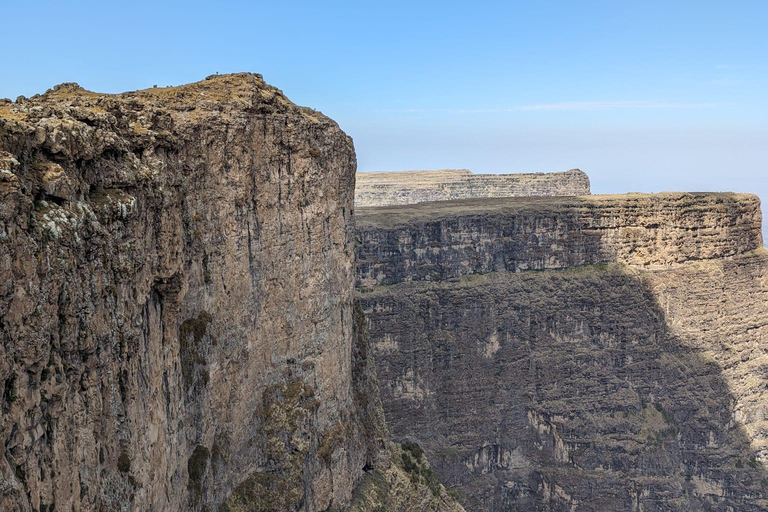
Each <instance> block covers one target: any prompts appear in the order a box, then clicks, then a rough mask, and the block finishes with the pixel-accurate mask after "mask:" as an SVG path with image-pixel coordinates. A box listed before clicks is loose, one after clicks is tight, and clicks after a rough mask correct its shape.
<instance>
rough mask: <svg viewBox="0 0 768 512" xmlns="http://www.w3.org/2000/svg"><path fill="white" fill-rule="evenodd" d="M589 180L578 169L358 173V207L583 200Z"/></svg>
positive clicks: (356, 192) (356, 193) (356, 196)
mask: <svg viewBox="0 0 768 512" xmlns="http://www.w3.org/2000/svg"><path fill="white" fill-rule="evenodd" d="M587 194H589V178H588V177H587V175H586V174H584V173H583V172H581V171H580V170H578V169H571V170H570V171H565V172H553V173H546V174H545V173H542V172H539V173H530V174H473V173H472V172H470V171H468V170H466V169H449V170H443V171H398V172H360V173H357V186H356V189H355V204H356V205H357V206H387V205H398V204H414V203H420V202H423V201H447V200H452V199H471V198H475V197H522V196H525V197H527V196H582V195H587Z"/></svg>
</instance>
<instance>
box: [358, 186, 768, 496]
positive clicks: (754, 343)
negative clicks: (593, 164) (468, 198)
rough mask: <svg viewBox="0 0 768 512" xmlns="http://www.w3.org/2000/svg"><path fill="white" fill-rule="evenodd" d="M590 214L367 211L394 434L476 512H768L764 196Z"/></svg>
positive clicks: (682, 197)
mask: <svg viewBox="0 0 768 512" xmlns="http://www.w3.org/2000/svg"><path fill="white" fill-rule="evenodd" d="M579 202H580V203H581V204H575V203H574V202H573V201H571V200H560V203H561V205H563V206H562V209H558V208H555V206H554V205H555V204H556V203H557V201H556V200H551V201H549V200H541V201H537V202H536V203H530V204H531V207H530V209H529V210H528V209H527V207H525V208H523V207H522V206H520V205H521V204H522V203H520V202H519V201H517V200H507V201H494V200H486V201H475V202H456V203H434V204H433V205H418V207H401V208H391V209H386V208H381V209H365V210H363V211H360V212H359V213H360V215H359V218H358V237H359V238H360V239H361V240H362V244H361V246H360V247H359V250H360V251H363V252H364V255H363V256H362V257H361V260H364V261H365V263H364V264H362V265H361V266H360V268H359V274H358V280H359V282H362V283H365V282H366V281H365V280H366V279H367V278H369V277H370V276H372V275H373V276H377V279H376V281H377V282H380V283H390V282H391V283H394V284H392V285H386V286H382V285H378V286H373V287H369V286H367V287H364V288H361V291H362V293H361V295H360V297H361V303H362V305H363V308H364V310H365V312H366V315H367V317H368V320H369V326H368V327H369V332H370V333H371V341H372V350H373V353H374V357H375V360H376V364H377V369H378V373H379V380H380V382H381V392H382V401H383V403H384V409H385V414H386V418H387V422H388V424H389V426H390V428H391V430H392V432H393V435H394V436H395V438H396V439H400V440H402V439H411V440H414V441H417V442H418V443H419V444H420V445H421V446H423V447H424V449H425V452H426V453H427V455H428V457H429V460H430V461H431V462H432V465H433V467H434V468H435V470H436V472H437V473H438V474H439V475H440V477H441V479H442V481H443V482H444V483H445V484H446V485H447V486H454V487H456V488H457V490H458V491H459V493H460V494H461V495H463V497H462V499H461V502H462V504H463V505H464V506H465V507H466V508H467V510H473V511H486V510H496V511H501V510H521V511H522V510H525V511H529V510H541V511H550V510H552V511H561V510H562V511H570V510H595V511H609V510H610V511H613V510H637V511H640V510H643V511H656V510H667V511H669V510H679V511H684V510H755V511H757V510H765V509H766V507H768V472H767V471H766V469H765V467H764V464H765V463H768V457H766V455H767V454H768V451H767V450H766V436H767V435H768V428H766V422H765V419H764V418H765V417H766V415H765V403H766V401H767V400H768V395H766V392H765V389H767V388H768V379H766V377H765V371H764V369H765V367H766V350H765V343H766V340H768V253H766V252H765V249H762V248H760V246H761V239H760V211H759V203H758V202H757V200H756V199H755V198H754V197H752V196H741V195H718V194H715V195H700V194H694V195H688V194H673V195H663V196H619V197H616V198H613V199H609V198H600V197H597V198H593V199H592V200H591V202H581V201H579ZM513 203H516V204H517V206H512V205H513ZM430 206H431V207H432V208H430ZM542 206H543V207H542ZM564 211H565V212H570V213H564ZM379 213H384V215H383V216H381V217H379V216H378V215H379ZM654 217H655V221H654V220H653V218H654ZM592 230H596V231H597V234H596V240H595V239H593V238H594V236H595V234H593V233H591V232H590V231H592ZM533 235H536V237H537V238H538V240H537V241H534V240H533ZM586 239H589V240H592V242H590V243H586V242H585V240H586ZM384 241H386V244H388V245H385V242H384ZM377 244H381V247H380V248H378V249H377V248H376V247H377ZM633 244H634V245H633ZM472 247H474V248H475V249H476V251H477V253H473V252H472V250H471V248H472ZM488 254H490V255H491V256H488ZM549 257H553V258H554V259H548V258H549ZM377 258H381V260H380V261H378V260H377ZM429 258H433V259H431V260H430V259H429ZM532 261H534V262H542V263H541V266H535V265H531V266H528V267H525V266H523V267H520V266H519V265H520V262H523V264H526V265H529V262H532ZM616 261H618V262H624V263H629V264H630V265H627V264H616V263H613V262H616ZM404 262H408V263H404ZM494 262H495V263H494ZM510 262H511V263H510ZM546 262H553V264H552V265H550V266H547V265H546V264H545V263H546ZM378 263H382V264H381V265H380V266H379V267H378V268H379V269H381V270H379V271H377V272H376V273H371V271H370V269H372V268H376V265H377V264H378ZM430 264H433V265H434V266H435V268H430V267H429V265H430ZM494 265H496V266H494ZM527 268H528V269H539V268H541V269H553V270H550V271H545V272H540V271H532V270H526V269H527ZM392 269H398V271H397V272H393V271H392ZM554 269H558V270H554ZM508 270H510V271H508ZM441 272H443V274H442V275H444V276H445V277H441ZM484 272H489V273H485V274H483V273H484ZM430 280H431V282H430Z"/></svg>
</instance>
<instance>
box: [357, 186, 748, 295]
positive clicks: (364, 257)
mask: <svg viewBox="0 0 768 512" xmlns="http://www.w3.org/2000/svg"><path fill="white" fill-rule="evenodd" d="M357 224H358V228H359V229H358V236H359V238H360V247H359V249H358V253H357V254H358V263H357V268H358V270H357V275H358V282H359V284H361V285H363V286H372V285H376V284H394V283H398V282H402V281H420V280H427V281H438V280H441V279H448V278H454V277H459V276H462V275H467V274H474V273H482V272H493V271H499V270H507V271H514V272H519V271H523V270H552V269H562V268H568V267H574V266H578V265H589V264H597V263H610V262H621V263H628V264H631V265H639V266H653V265H669V264H673V263H682V262H685V261H691V260H700V259H712V258H721V257H725V256H734V255H737V254H743V253H746V252H749V251H751V250H754V249H756V248H758V247H761V246H762V234H761V232H760V229H761V214H760V201H759V199H758V198H757V197H756V196H753V195H749V194H704V193H693V194H683V193H665V194H653V195H648V194H628V195H618V196H588V197H575V198H527V199H495V200H472V201H450V202H439V203H425V204H419V205H413V206H410V207H407V208H403V207H383V208H370V209H369V208H362V209H359V210H358V212H357Z"/></svg>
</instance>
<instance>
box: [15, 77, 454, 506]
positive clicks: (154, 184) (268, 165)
mask: <svg viewBox="0 0 768 512" xmlns="http://www.w3.org/2000/svg"><path fill="white" fill-rule="evenodd" d="M354 179H355V154H354V150H353V146H352V142H351V140H350V139H349V138H348V137H347V136H346V135H345V134H344V133H343V132H342V131H341V130H340V129H339V128H338V126H337V125H336V124H335V123H334V122H332V121H331V120H329V119H328V118H326V117H324V116H323V115H321V114H320V113H318V112H316V111H313V110H311V109H307V108H302V107H298V106H296V105H294V104H293V103H291V102H290V101H289V100H287V99H286V98H285V96H283V94H282V93H281V92H280V91H279V90H277V89H275V88H273V87H270V86H268V85H267V84H265V83H264V81H263V80H262V79H261V77H260V76H259V75H251V74H238V75H227V76H213V77H209V78H208V79H206V80H204V81H202V82H199V83H195V84H191V85H187V86H182V87H177V88H167V89H162V88H160V89H158V88H154V89H149V90H145V91H139V92H134V93H125V94H119V95H103V94H95V93H92V92H88V91H85V90H83V89H81V88H79V87H78V86H76V85H74V84H64V85H61V86H58V87H56V88H55V89H54V90H52V91H48V92H47V93H46V94H44V95H42V96H35V97H33V98H31V99H24V98H20V99H19V100H17V102H15V103H10V102H7V101H6V102H5V103H1V104H0V331H1V332H2V345H0V347H1V348H0V384H2V390H3V395H2V414H0V441H1V442H2V445H3V447H4V451H3V457H2V458H1V459H0V509H2V510H41V511H52V510H54V509H55V510H216V509H219V507H220V509H221V510H232V511H234V510H298V509H301V510H307V511H314V510H337V509H340V508H342V507H344V506H345V505H347V504H349V503H350V502H351V500H352V491H353V488H354V486H355V484H356V483H357V482H359V481H361V478H362V477H363V472H364V468H366V467H367V468H369V469H371V468H379V467H381V468H382V471H385V470H386V469H387V467H388V466H387V465H386V464H384V465H383V466H382V465H381V463H380V461H379V460H378V459H380V458H381V457H382V454H384V455H386V450H384V451H382V448H383V443H384V440H383V437H382V435H383V434H382V432H383V425H382V424H381V422H380V421H379V420H378V419H377V416H376V403H377V402H376V397H375V396H374V393H373V391H375V384H372V382H373V380H372V377H371V375H372V373H371V369H370V368H369V367H368V363H367V358H365V357H364V356H365V347H364V343H363V342H362V341H360V340H361V338H360V337H359V336H357V334H359V332H358V330H357V324H359V322H356V320H355V313H354V310H353V284H354V253H353V243H354V238H353V237H354V224H353V218H352V212H353V192H354ZM422 485H423V484H422ZM443 492H444V491H443ZM438 494H439V493H438ZM426 501H429V500H426Z"/></svg>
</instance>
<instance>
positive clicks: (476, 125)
mask: <svg viewBox="0 0 768 512" xmlns="http://www.w3.org/2000/svg"><path fill="white" fill-rule="evenodd" d="M0 14H1V15H2V16H3V19H5V20H8V23H7V24H6V27H5V30H6V31H5V33H4V35H5V37H6V40H7V41H13V51H12V52H7V55H6V63H5V65H4V66H3V69H2V70H1V71H0V97H10V98H15V97H16V96H18V95H25V96H31V95H33V94H35V93H42V92H44V91H45V90H46V89H48V88H50V87H52V86H53V85H55V84H58V83H62V82H70V81H74V82H78V83H79V84H80V85H81V86H83V87H85V88H87V89H90V90H94V91H98V92H108V93H114V92H123V91H126V90H136V89H143V88H147V87H152V86H153V85H160V86H165V85H178V84H183V83H188V82H194V81H198V80H201V79H203V78H204V77H205V76H207V75H209V74H213V73H216V72H219V73H225V72H237V71H251V72H257V73H261V74H263V75H264V78H265V80H267V82H269V83H270V84H272V85H275V86H276V87H278V88H280V89H282V90H283V91H284V92H285V93H286V95H287V96H288V97H289V98H290V99H291V100H292V101H294V102H296V103H298V104H300V105H307V106H310V107H313V108H315V109H318V110H320V111H322V112H323V113H325V114H326V115H328V116H329V117H331V118H333V119H334V120H336V121H337V122H338V123H339V124H340V126H341V127H342V129H344V130H345V131H346V132H347V133H348V134H349V135H350V136H352V138H353V139H354V141H355V146H356V150H357V156H358V164H359V165H358V169H359V170H360V171H372V170H401V169H438V168H467V169H470V170H472V171H474V172H495V173H500V172H551V171H558V170H566V169H570V168H574V167H576V168H580V169H582V170H583V171H584V172H586V173H587V174H588V175H589V176H590V179H591V182H592V190H593V192H594V193H620V192H659V191H665V190H682V191H735V192H751V193H756V194H758V195H759V196H760V197H761V198H762V199H763V203H764V204H766V203H768V96H767V95H766V91H768V59H766V58H765V55H768V36H766V32H765V21H766V20H768V3H765V2H759V1H751V0H750V1H741V2H731V3H728V4H727V5H726V4H724V3H722V2H715V1H692V0H681V1H679V2H674V3H673V4H671V3H670V2H662V1H649V2H642V3H634V2H620V3H617V2H610V1H592V2H581V3H572V2H565V1H559V2H548V3H546V4H545V3H535V4H533V3H528V2H487V3H484V4H482V5H475V4H472V5H470V4H466V3H450V4H445V3H441V2H419V3H410V2H400V1H393V2H389V3H387V4H370V5H368V4H359V3H346V2H324V3H322V4H315V3H310V2H285V3H281V4H279V5H278V4H274V3H273V4H264V5H260V4H251V3H245V2H228V3H222V4H220V5H219V6H217V8H216V9H212V8H210V6H209V5H207V4H204V3H196V2H184V3H182V2H162V3H160V2H153V3H150V2H143V1H139V2H136V3H134V4H132V5H131V8H130V9H126V8H123V7H122V6H120V5H111V4H103V3H96V2H82V3H78V4H77V5H68V4H59V3H56V2H39V3H35V4H22V3H17V4H14V5H10V4H9V5H4V6H2V7H0ZM763 226H764V230H765V222H764V223H763Z"/></svg>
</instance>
